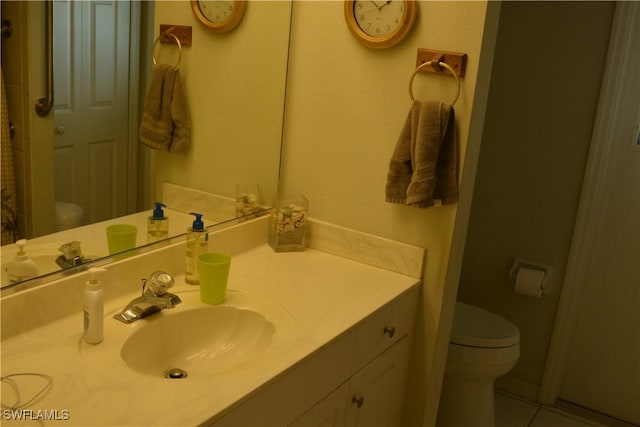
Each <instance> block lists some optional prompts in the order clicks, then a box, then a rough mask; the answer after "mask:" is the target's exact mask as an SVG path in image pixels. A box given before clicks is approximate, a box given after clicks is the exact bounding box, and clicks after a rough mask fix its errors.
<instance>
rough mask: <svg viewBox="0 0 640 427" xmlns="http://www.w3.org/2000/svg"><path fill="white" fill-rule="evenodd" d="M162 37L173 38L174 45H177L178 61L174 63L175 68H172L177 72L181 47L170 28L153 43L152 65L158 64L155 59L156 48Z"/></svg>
mask: <svg viewBox="0 0 640 427" xmlns="http://www.w3.org/2000/svg"><path fill="white" fill-rule="evenodd" d="M164 35H167V36H171V37H173V39H174V40H175V41H176V44H177V45H178V61H177V62H176V66H175V67H174V68H175V69H176V70H177V69H178V67H179V66H180V60H181V59H182V45H181V44H180V39H179V38H178V37H177V36H176V35H175V34H173V33H172V32H171V28H170V29H169V31H167V32H165V33H163V34H161V35H159V36H158V37H157V38H156V39H155V41H154V42H153V51H152V52H153V54H152V58H153V65H156V64H157V63H158V60H157V59H156V47H157V45H158V43H159V42H160V38H161V37H162V36H164Z"/></svg>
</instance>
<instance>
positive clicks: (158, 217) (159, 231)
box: [147, 202, 169, 243]
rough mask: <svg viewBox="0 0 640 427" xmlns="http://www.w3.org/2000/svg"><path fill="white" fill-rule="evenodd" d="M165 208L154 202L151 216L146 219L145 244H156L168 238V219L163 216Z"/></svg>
mask: <svg viewBox="0 0 640 427" xmlns="http://www.w3.org/2000/svg"><path fill="white" fill-rule="evenodd" d="M166 207H167V206H166V205H165V204H163V203H161V202H156V208H155V209H154V210H153V215H151V216H150V217H149V218H148V219H147V243H152V242H157V241H159V240H163V239H166V238H168V237H169V218H167V217H166V216H164V210H162V208H166Z"/></svg>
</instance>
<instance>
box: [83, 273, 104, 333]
mask: <svg viewBox="0 0 640 427" xmlns="http://www.w3.org/2000/svg"><path fill="white" fill-rule="evenodd" d="M103 271H107V270H105V269H104V268H97V267H92V268H90V269H89V280H88V281H87V283H86V285H85V287H84V307H83V311H84V340H85V341H86V342H87V343H89V344H99V343H101V342H102V339H103V328H104V325H103V317H104V300H103V294H102V284H101V283H100V280H98V279H97V278H96V274H98V273H101V272H103Z"/></svg>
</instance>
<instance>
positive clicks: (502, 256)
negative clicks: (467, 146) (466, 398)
mask: <svg viewBox="0 0 640 427" xmlns="http://www.w3.org/2000/svg"><path fill="white" fill-rule="evenodd" d="M614 8H615V4H614V3H613V2H530V3H529V2H527V3H525V2H522V3H521V2H517V3H513V2H511V3H510V2H507V3H504V4H503V6H502V12H501V16H500V26H499V30H498V41H497V44H496V52H495V63H494V68H493V73H492V78H491V89H490V94H489V100H488V106H487V117H486V123H485V130H484V135H483V138H482V139H483V143H482V148H481V152H480V163H479V165H478V175H477V178H476V190H475V193H474V196H473V204H472V209H471V219H470V223H469V234H468V237H467V244H466V248H465V253H464V261H463V269H462V275H461V280H460V290H459V299H460V300H462V301H465V302H469V303H472V304H476V305H478V306H481V307H484V308H487V309H489V310H492V311H494V312H496V313H498V314H500V315H502V316H504V317H506V318H507V319H509V320H511V321H512V322H513V323H515V324H516V325H517V326H518V327H519V328H520V331H521V357H520V361H519V362H518V364H517V366H516V367H515V368H514V369H513V371H512V372H511V373H510V375H509V376H508V377H507V378H506V379H503V380H502V381H501V382H500V384H501V385H502V386H503V387H507V388H509V389H510V390H511V391H514V392H517V393H520V394H522V395H524V396H526V397H529V398H532V399H536V398H537V391H538V386H539V385H540V381H541V378H542V374H543V372H544V365H545V360H546V354H547V349H548V347H549V340H550V337H551V333H552V328H553V323H554V320H555V314H556V307H557V303H558V298H559V295H560V290H561V287H562V278H563V275H564V269H565V264H566V260H567V256H568V250H569V245H570V243H571V237H572V233H573V226H574V220H575V215H576V209H577V205H578V201H579V197H580V190H581V186H582V179H583V174H584V168H585V162H586V157H587V153H588V149H589V143H590V138H591V132H592V127H593V121H594V118H595V113H596V108H597V102H598V96H599V91H600V81H601V78H602V72H603V67H604V61H605V55H606V51H607V45H608V39H609V32H610V28H611V20H612V16H613V10H614ZM541 29H544V31H541ZM515 257H522V258H525V259H531V260H534V261H538V262H541V263H545V264H548V265H551V266H552V267H553V268H554V271H553V277H552V280H551V283H550V290H549V293H548V294H546V295H544V297H543V298H542V299H540V300H537V299H532V298H529V297H525V296H521V295H516V294H514V292H513V282H512V281H510V280H509V279H508V271H509V268H510V267H511V264H512V263H513V260H514V258H515Z"/></svg>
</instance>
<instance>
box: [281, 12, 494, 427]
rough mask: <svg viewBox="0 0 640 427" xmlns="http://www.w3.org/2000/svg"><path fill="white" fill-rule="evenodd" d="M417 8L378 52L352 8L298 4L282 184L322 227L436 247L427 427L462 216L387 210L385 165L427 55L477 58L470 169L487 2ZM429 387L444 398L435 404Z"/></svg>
mask: <svg viewBox="0 0 640 427" xmlns="http://www.w3.org/2000/svg"><path fill="white" fill-rule="evenodd" d="M418 8H419V14H418V18H417V21H416V25H415V28H414V30H413V32H412V33H411V35H410V36H409V37H408V39H406V40H405V41H404V42H403V43H402V44H400V45H398V46H396V47H395V48H392V49H389V50H384V51H377V50H372V49H368V48H366V47H363V46H362V45H360V44H359V43H358V42H357V41H356V40H355V39H354V38H353V36H352V35H351V33H350V32H349V31H348V29H347V27H346V25H345V22H344V14H343V2H340V1H322V2H314V1H310V2H295V4H294V13H293V16H294V18H293V28H292V34H291V52H290V58H291V59H290V64H289V74H288V81H287V111H286V118H285V135H284V149H283V162H282V169H281V183H280V184H281V189H283V190H284V191H286V192H302V193H304V194H305V195H306V196H307V197H308V198H309V201H310V202H309V203H310V204H309V211H310V215H311V216H312V217H314V218H317V219H321V220H323V221H328V222H331V223H334V224H338V225H341V226H345V227H348V228H353V229H356V230H360V231H364V232H368V233H372V234H376V235H379V236H384V237H388V238H391V239H395V240H399V241H403V242H407V243H411V244H415V245H419V246H422V247H425V248H427V259H426V264H425V278H424V283H425V286H424V292H423V301H422V303H423V304H422V307H421V309H420V311H421V315H420V322H421V324H420V325H419V329H420V331H421V335H420V336H419V337H418V340H417V343H416V345H415V351H414V363H413V368H412V373H411V380H410V382H411V384H410V385H411V390H410V393H409V399H408V402H407V403H408V405H407V408H406V415H407V425H421V423H422V413H423V408H424V406H425V402H426V401H427V399H428V400H429V402H430V404H431V406H432V407H431V408H430V409H429V414H430V415H429V416H428V417H433V416H435V413H434V408H433V403H434V402H437V398H438V396H437V394H438V393H439V383H438V375H439V370H438V369H435V370H432V365H433V364H434V363H436V362H437V361H435V360H434V356H435V355H436V348H435V343H436V338H437V335H438V332H439V327H440V326H441V325H440V324H439V321H440V315H441V311H440V310H441V306H442V304H443V298H444V294H445V286H444V284H445V279H446V275H447V269H448V268H450V266H449V253H450V248H451V244H452V239H453V229H454V221H455V220H456V212H457V209H458V206H447V207H442V208H431V209H424V210H423V209H416V208H410V207H405V206H399V205H394V204H389V203H386V202H385V200H384V187H385V181H386V174H387V166H388V162H389V159H390V156H391V153H392V151H393V148H394V146H395V143H396V140H397V138H398V135H399V133H400V129H401V127H402V125H403V123H404V120H405V118H406V115H407V112H408V109H409V106H410V99H409V95H408V83H409V78H410V76H411V74H412V72H413V70H414V68H415V62H416V51H417V48H419V47H422V48H431V49H438V50H449V51H455V52H464V53H467V54H468V56H469V62H468V66H467V75H466V77H465V78H464V79H463V80H462V90H461V95H460V98H459V100H458V102H457V103H456V105H455V111H456V121H457V126H458V129H457V131H458V135H459V140H460V147H461V155H462V158H464V155H465V152H466V148H467V144H468V143H469V138H470V134H471V123H472V114H471V113H472V105H473V104H474V101H476V99H475V97H476V89H477V84H478V83H477V78H478V69H479V61H480V53H481V46H482V42H483V33H484V30H485V28H484V27H485V13H486V9H487V3H486V2H419V4H418ZM486 83H487V82H485V86H486ZM454 91H455V81H454V80H453V79H452V78H447V77H443V76H422V75H421V76H418V77H416V82H415V85H414V94H415V95H416V97H417V98H419V99H428V98H433V99H442V100H449V99H451V97H452V95H453V93H454ZM480 107H481V105H480ZM481 110H482V108H479V109H478V111H475V110H474V115H475V114H476V113H477V114H478V115H481V113H482V111H481ZM478 141H479V139H478V140H476V141H475V143H476V144H477V143H478ZM454 285H455V284H454ZM430 380H432V381H435V382H436V387H435V388H436V389H437V392H436V394H433V393H431V394H430V395H429V396H427V387H428V385H427V382H428V381H430Z"/></svg>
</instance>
